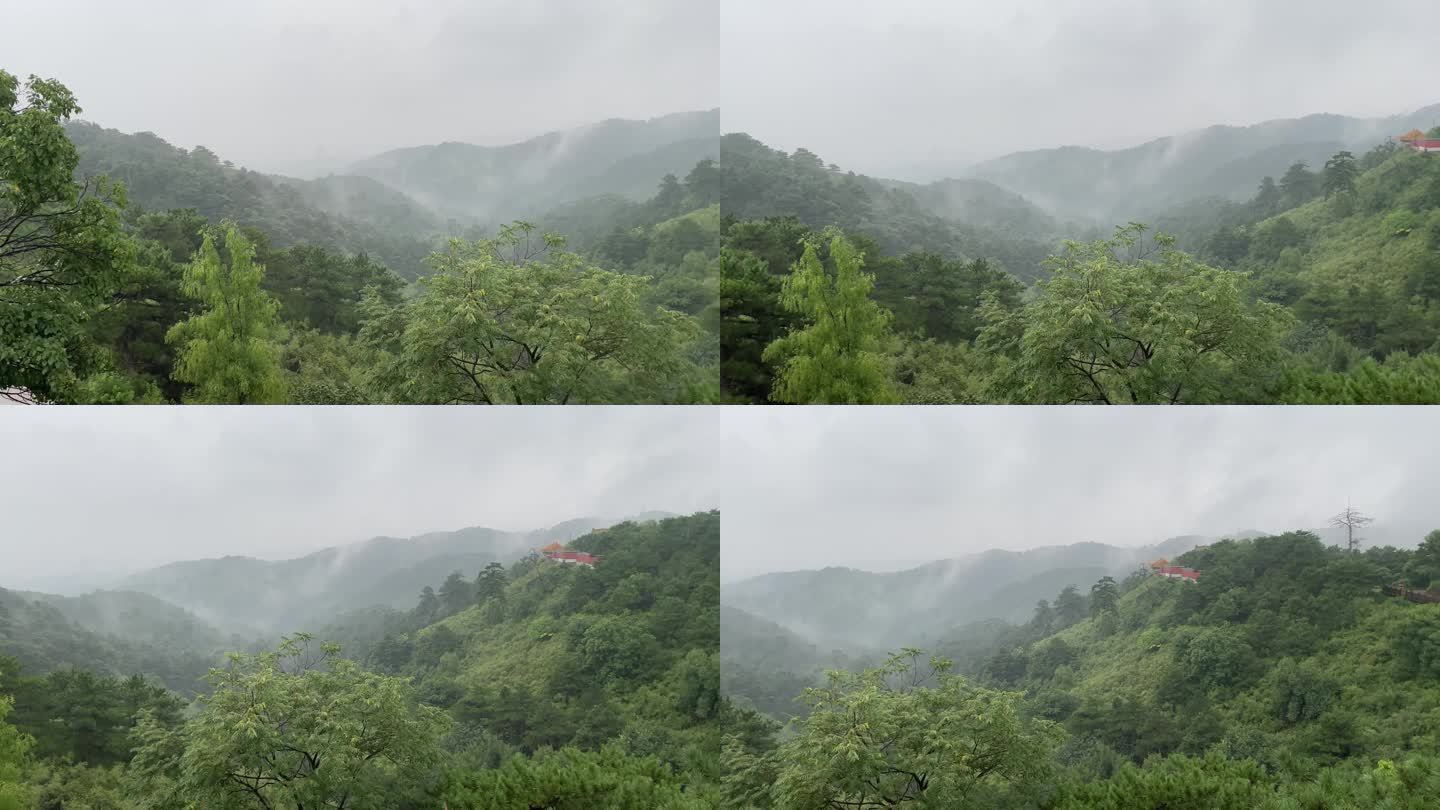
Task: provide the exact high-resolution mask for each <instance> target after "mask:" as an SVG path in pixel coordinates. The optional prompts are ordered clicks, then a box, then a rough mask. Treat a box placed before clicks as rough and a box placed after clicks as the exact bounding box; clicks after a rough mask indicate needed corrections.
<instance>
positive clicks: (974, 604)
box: [720, 408, 1440, 810]
mask: <svg viewBox="0 0 1440 810" xmlns="http://www.w3.org/2000/svg"><path fill="white" fill-rule="evenodd" d="M807 410H813V409H770V410H768V411H751V410H749V409H737V410H735V411H732V412H730V413H727V414H726V417H725V419H724V423H725V434H726V436H725V438H726V443H727V448H728V449H727V451H726V454H725V458H726V459H727V467H729V468H730V469H731V470H732V472H730V473H729V475H731V476H734V478H732V479H729V480H730V481H731V483H729V484H727V494H726V499H725V503H726V529H725V549H724V556H723V559H722V566H723V568H722V586H721V593H720V603H721V607H720V624H721V691H722V693H723V694H724V695H725V696H726V697H727V698H728V699H729V700H731V701H733V702H734V703H735V704H736V705H737V706H740V707H743V708H745V709H748V710H751V711H753V712H755V713H756V714H757V715H759V716H760V717H763V718H764V721H765V722H764V723H762V726H763V727H764V731H763V733H757V732H756V731H755V730H754V729H753V728H750V729H746V730H744V731H743V732H738V731H737V732H736V733H734V734H732V735H731V737H730V738H728V740H727V743H726V748H725V757H724V765H725V767H726V769H727V771H726V777H725V791H726V793H725V795H726V797H727V798H728V800H729V801H730V802H732V803H733V806H739V807H753V808H801V807H825V806H831V807H840V806H873V807H892V806H905V805H906V804H907V803H914V806H918V807H924V806H935V807H955V808H971V807H974V808H981V807H984V808H1017V809H1018V808H1027V809H1028V810H1049V809H1051V808H1090V807H1103V808H1115V810H1121V809H1122V808H1155V809H1156V810H1158V809H1159V808H1167V807H1182V808H1195V810H1200V808H1224V809H1225V810H1230V809H1231V808H1233V809H1234V810H1241V809H1242V808H1253V807H1264V808H1274V809H1275V810H1278V809H1279V808H1290V807H1316V808H1321V807H1325V808H1330V807H1334V808H1340V807H1403V808H1416V809H1417V810H1418V808H1421V807H1424V806H1426V805H1427V804H1428V803H1429V802H1431V801H1433V798H1432V797H1433V795H1434V790H1435V789H1436V788H1437V787H1440V737H1437V736H1436V735H1435V733H1434V725H1433V724H1434V722H1435V719H1436V716H1437V715H1436V712H1437V703H1436V693H1435V690H1434V687H1433V683H1434V679H1435V677H1436V676H1437V675H1440V671H1437V670H1436V668H1435V663H1436V660H1440V659H1436V658H1435V651H1436V647H1435V642H1436V639H1437V638H1440V514H1437V513H1436V511H1435V509H1434V505H1433V503H1432V500H1431V499H1430V498H1429V497H1428V496H1427V495H1426V494H1425V492H1424V489H1423V488H1424V486H1425V484H1423V483H1422V482H1425V481H1429V480H1431V477H1432V476H1433V475H1434V474H1435V472H1436V468H1435V464H1436V462H1434V461H1433V460H1430V458H1429V456H1430V455H1433V453H1434V450H1435V441H1434V439H1433V438H1432V436H1433V435H1434V434H1433V433H1431V432H1430V431H1431V430H1433V428H1434V427H1435V424H1436V421H1437V419H1440V416H1436V415H1434V414H1432V413H1429V412H1428V411H1429V410H1430V409H1409V410H1391V411H1388V412H1385V413H1383V414H1379V415H1380V416H1382V417H1383V418H1376V416H1377V414H1376V413H1374V412H1372V411H1373V409H1306V410H1305V411H1303V412H1298V413H1288V412H1287V411H1286V410H1285V409H1263V408H1252V409H1224V410H1209V411H1202V410H1186V411H1183V412H1181V413H1180V414H1167V413H1165V412H1164V411H1162V410H1160V409H1153V410H1150V411H1146V412H1145V413H1147V414H1148V413H1154V414H1155V416H1153V417H1150V416H1140V415H1134V414H1131V413H1126V412H1124V411H1120V410H1110V409H1011V408H1006V409H957V408H948V409H836V410H834V411H827V412H825V413H823V414H818V415H817V414H814V413H807V412H806V411H807ZM1162 415H1163V418H1162ZM1323 437H1331V440H1329V441H1326V440H1323ZM1342 437H1343V438H1342ZM742 470H743V471H744V473H745V474H744V475H741V471H742ZM1225 523H1230V524H1232V526H1240V527H1247V528H1241V529H1231V530H1228V531H1222V530H1218V527H1219V526H1223V525H1224V524H1225ZM1166 528H1168V529H1169V532H1166V531H1165V529H1166ZM1179 531H1184V532H1185V533H1184V534H1179V533H1177V532H1179ZM1086 537H1092V538H1099V537H1105V538H1112V539H1111V540H1110V541H1109V542H1097V541H1093V540H1079V541H1076V540H1075V538H1086ZM1147 537H1151V538H1154V539H1153V540H1150V541H1149V542H1145V538H1147ZM927 556H928V557H930V558H932V560H933V561H932V562H929V563H926V564H922V565H918V566H916V565H911V564H905V565H888V564H886V561H887V560H900V561H908V560H914V559H917V558H920V559H923V558H925V557H927ZM837 754H838V755H837Z"/></svg>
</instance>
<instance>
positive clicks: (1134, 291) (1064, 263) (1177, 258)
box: [721, 111, 1440, 404]
mask: <svg viewBox="0 0 1440 810" xmlns="http://www.w3.org/2000/svg"><path fill="white" fill-rule="evenodd" d="M1432 112H1433V111H1430V112H1426V111H1422V113H1419V114H1417V115H1420V116H1421V117H1424V116H1425V115H1430V114H1431V113H1432ZM1397 121H1398V122H1399V123H1402V124H1403V123H1405V122H1408V121H1411V119H1410V118H1405V119H1403V120H1399V119H1397ZM1397 121H1389V120H1387V121H1384V122H1381V123H1380V124H1377V126H1390V125H1393V124H1396V123H1397ZM1326 126H1329V125H1328V124H1327V125H1326ZM1337 126H1338V125H1337ZM1364 131H1365V132H1369V131H1370V130H1369V129H1366V130H1364ZM1277 132H1278V133H1279V134H1273V133H1272V135H1273V136H1274V137H1277V138H1278V137H1288V135H1286V134H1285V133H1286V132H1289V130H1287V129H1286V128H1284V127H1281V128H1280V129H1279V130H1277ZM1356 132H1359V130H1356ZM1436 133H1440V127H1436V128H1435V129H1433V130H1432V131H1431V137H1435V135H1436ZM1272 135H1265V136H1264V137H1265V138H1269V137H1272ZM1398 135H1399V133H1398V132H1397V133H1391V134H1390V135H1389V136H1383V135H1382V136H1380V137H1379V138H1378V141H1379V142H1378V145H1373V148H1370V149H1368V151H1365V152H1364V153H1363V154H1362V155H1361V156H1360V157H1356V154H1355V153H1352V152H1351V151H1349V150H1348V149H1336V151H1334V152H1330V153H1329V155H1328V157H1326V158H1325V159H1324V160H1323V161H1321V160H1318V159H1316V160H1315V161H1314V165H1313V166H1311V165H1307V163H1306V162H1305V156H1304V155H1297V154H1296V153H1294V152H1293V151H1291V152H1289V153H1286V151H1285V149H1284V148H1283V147H1280V146H1274V145H1273V144H1272V145H1264V150H1262V153H1263V154H1264V155H1267V156H1269V157H1267V160H1269V158H1271V157H1278V156H1281V155H1283V156H1285V158H1286V160H1287V161H1288V163H1287V164H1286V166H1287V167H1286V168H1285V169H1284V171H1283V173H1281V172H1278V171H1276V173H1275V175H1270V174H1266V175H1260V176H1257V175H1256V174H1251V175H1250V177H1249V179H1248V180H1246V181H1244V182H1245V186H1248V187H1249V188H1252V189H1255V191H1254V193H1253V196H1251V197H1250V199H1248V200H1245V201H1243V202H1242V201H1237V199H1227V198H1226V197H1224V196H1216V195H1219V194H1222V193H1223V194H1224V195H1228V196H1229V197H1231V198H1238V197H1240V196H1241V195H1240V193H1239V192H1236V191H1234V190H1233V188H1229V187H1228V185H1227V189H1228V190H1227V189H1219V188H1205V187H1203V184H1194V183H1185V184H1181V183H1179V181H1175V180H1174V179H1173V178H1171V179H1170V180H1164V182H1166V183H1169V184H1170V185H1171V186H1173V187H1175V188H1177V189H1179V190H1177V194H1178V195H1179V196H1176V197H1174V198H1173V199H1167V200H1163V201H1157V202H1156V203H1155V205H1154V207H1153V208H1152V209H1151V210H1150V211H1149V214H1148V215H1149V216H1152V217H1153V218H1154V219H1153V220H1152V221H1153V222H1155V223H1158V225H1159V226H1160V230H1156V229H1155V228H1151V227H1150V226H1149V225H1146V224H1145V223H1141V222H1129V223H1128V224H1126V223H1125V221H1124V220H1120V221H1119V222H1118V223H1117V224H1118V227H1116V228H1115V230H1114V232H1113V235H1111V236H1110V237H1109V238H1098V237H1099V235H1098V234H1097V233H1096V232H1094V231H1093V227H1094V226H1091V225H1078V226H1077V225H1073V224H1072V225H1061V226H1060V228H1061V230H1068V231H1069V233H1066V234H1064V236H1068V237H1070V239H1071V240H1087V241H1064V242H1063V244H1062V243H1060V239H1061V235H1051V236H1050V237H1048V241H1032V242H1031V244H1032V246H1036V247H1038V248H1039V253H1038V256H1036V255H1031V256H1030V257H1028V258H1025V259H1024V260H1023V261H1022V263H1021V264H1019V265H1017V264H1016V263H1015V262H1014V261H1013V260H1012V259H1007V258H1005V256H1004V251H1006V250H1008V248H1005V247H1004V246H1001V245H998V244H992V245H990V246H988V247H987V246H985V245H983V244H981V243H978V242H976V243H972V244H969V245H966V244H963V240H959V239H957V238H953V237H954V236H955V234H956V233H959V231H957V230H956V227H955V226H954V223H952V222H950V221H949V220H944V219H942V218H940V217H939V216H937V215H935V214H933V213H931V212H929V211H924V212H919V213H917V210H918V207H919V205H920V203H919V202H917V201H916V200H917V197H915V196H911V194H910V193H908V192H907V193H906V194H905V197H904V198H903V201H908V203H907V204H908V205H909V206H910V207H909V209H908V211H909V213H908V214H906V215H901V214H899V213H897V211H901V210H907V209H905V208H904V206H902V205H901V204H900V202H897V201H896V198H895V197H894V195H895V194H900V193H901V192H900V191H899V190H898V187H897V186H895V185H894V184H892V185H891V186H890V187H888V188H885V189H881V190H880V191H879V192H877V190H876V183H875V182H874V181H869V182H868V183H867V181H866V179H865V178H860V177H858V176H854V175H841V174H839V172H838V171H836V170H831V169H826V168H825V167H823V166H822V165H821V164H820V162H819V160H818V159H817V158H814V156H813V155H810V154H809V153H808V152H803V150H802V152H797V153H796V155H795V156H785V155H782V154H779V153H774V152H772V151H770V150H766V149H764V147H762V146H759V145H758V144H756V143H754V142H753V141H749V139H748V138H746V136H726V138H727V140H726V141H725V143H726V144H729V143H732V140H733V142H734V143H735V144H738V145H739V148H737V149H736V150H735V151H736V152H737V154H741V155H742V156H746V157H743V158H742V160H741V165H742V166H743V165H746V162H747V161H749V165H766V166H768V169H767V172H754V173H753V174H750V173H747V172H746V171H744V170H735V171H731V172H730V173H729V174H728V175H727V178H728V181H729V184H730V185H729V186H727V189H726V197H727V199H734V200H738V201H740V203H741V204H740V205H739V206H738V207H737V208H735V209H734V210H736V211H737V212H738V213H737V215H736V217H737V218H736V219H730V218H727V220H726V222H725V227H724V229H723V230H722V240H723V244H722V265H723V270H722V275H723V278H724V282H723V284H722V287H721V315H722V326H721V344H722V352H721V354H722V358H721V384H722V390H723V392H724V394H725V397H726V400H727V401H730V402H785V403H851V404H870V403H874V404H885V403H914V404H965V403H1015V404H1068V403H1091V404H1117V403H1125V404H1207V403H1210V404H1213V403H1232V404H1233V403H1247V404H1277V403H1292V404H1378V403H1434V402H1440V360H1437V359H1436V356H1435V355H1436V351H1437V346H1440V344H1437V343H1436V337H1435V336H1436V335H1437V334H1440V330H1437V322H1436V320H1435V318H1436V315H1435V312H1436V311H1437V308H1436V305H1435V302H1436V301H1437V300H1440V298H1437V294H1436V291H1435V290H1434V289H1432V287H1433V286H1434V285H1433V284H1432V283H1431V279H1430V277H1431V276H1433V275H1435V272H1436V267H1440V265H1436V261H1435V257H1436V255H1440V254H1437V253H1436V250H1435V245H1436V244H1440V243H1437V242H1436V240H1435V239H1434V238H1432V237H1433V236H1434V234H1433V233H1432V231H1434V228H1433V227H1432V225H1433V223H1432V222H1431V220H1432V219H1433V217H1432V216H1431V215H1432V214H1433V213H1434V212H1435V211H1436V210H1440V202H1437V199H1440V198H1437V197H1436V196H1435V188H1436V186H1435V179H1434V176H1433V175H1434V172H1433V169H1434V166H1435V162H1434V159H1433V158H1434V155H1433V154H1428V153H1421V152H1418V151H1416V150H1413V149H1411V148H1409V147H1407V146H1404V145H1402V144H1401V143H1399V142H1398V141H1397V140H1396V138H1397V137H1398ZM1354 137H1361V135H1359V134H1357V135H1354ZM1236 138H1238V139H1239V140H1238V142H1239V143H1240V144H1241V145H1242V146H1243V145H1244V144H1247V143H1251V141H1252V140H1253V139H1252V138H1250V136H1248V135H1245V136H1236ZM1230 140H1231V139H1230V136H1228V135H1223V133H1222V134H1214V135H1213V137H1208V136H1207V138H1206V139H1201V140H1200V141H1197V142H1196V143H1197V145H1196V146H1195V149H1196V150H1198V151H1196V152H1190V151H1186V150H1188V149H1189V147H1188V146H1187V147H1186V150H1178V151H1176V152H1175V154H1174V155H1172V156H1171V157H1164V159H1163V160H1161V157H1155V158H1154V159H1155V160H1161V163H1162V164H1163V165H1165V166H1169V165H1170V164H1169V163H1167V162H1165V161H1170V160H1172V159H1173V160H1174V163H1175V165H1176V166H1185V165H1187V164H1186V162H1185V160H1184V159H1183V156H1184V155H1192V154H1193V155H1197V156H1198V157H1197V160H1198V159H1199V157H1203V156H1205V155H1210V156H1212V157H1215V156H1220V157H1226V156H1229V157H1233V154H1232V152H1233V149H1232V146H1233V144H1231V143H1230ZM1262 140H1263V139H1262ZM1316 144H1317V145H1318V146H1317V148H1319V146H1323V148H1324V150H1325V151H1328V150H1330V149H1331V148H1333V145H1332V144H1330V142H1328V141H1317V142H1316ZM1262 145H1263V144H1262ZM1157 148H1158V147H1157ZM1236 148H1239V147H1236ZM1246 148H1248V147H1246ZM1227 150H1231V151H1227ZM1262 153H1257V154H1262ZM727 154H728V152H727ZM1137 154H1139V153H1137ZM1057 155H1058V153H1057ZM1057 155H1051V157H1055V158H1056V159H1059V158H1058V157H1057ZM755 156H759V157H755ZM1162 157H1163V156H1162ZM1229 157H1226V159H1229ZM1149 159H1150V158H1146V160H1149ZM1207 159H1208V158H1207ZM1216 159H1217V160H1218V159H1219V157H1216ZM1136 160H1137V161H1139V160H1140V159H1139V158H1137V159H1136ZM1200 162H1201V163H1203V162H1204V161H1200ZM1146 165H1147V164H1145V163H1144V162H1143V161H1140V162H1137V163H1136V164H1135V165H1133V166H1129V167H1128V168H1124V169H1123V170H1121V169H1117V170H1116V172H1117V177H1121V178H1128V179H1127V182H1133V183H1138V182H1141V181H1144V182H1149V180H1147V179H1146V178H1147V177H1148V176H1149V174H1153V173H1154V172H1153V171H1152V170H1151V169H1148V168H1146ZM1272 165H1279V164H1271V163H1268V162H1263V165H1261V163H1257V162H1255V161H1249V162H1246V161H1243V160H1242V161H1240V162H1239V163H1237V164H1236V166H1238V167H1239V168H1235V167H1231V168H1227V169H1225V171H1224V172H1222V174H1223V177H1224V178H1231V176H1232V172H1231V169H1232V168H1233V169H1234V172H1233V174H1245V173H1246V172H1256V173H1258V172H1261V171H1274V169H1272V168H1271V167H1272ZM802 167H808V168H802ZM1051 168H1053V167H1048V164H1047V167H1042V168H1040V169H1037V170H1036V171H1037V172H1039V173H1041V174H1047V173H1049V172H1050V169H1051ZM1087 171H1088V170H1087ZM1106 171H1108V169H1106ZM1207 171H1208V170H1207ZM1217 171H1218V169H1217ZM1126 172H1130V173H1131V174H1126ZM1147 173H1148V174H1147ZM1092 174H1093V172H1092V173H1090V174H1087V173H1085V172H1080V174H1079V179H1078V180H1076V181H1075V182H1076V188H1077V191H1076V193H1077V194H1078V193H1082V192H1084V193H1089V194H1092V195H1095V196H1096V199H1097V200H1100V198H1101V197H1103V195H1104V194H1105V193H1109V192H1106V191H1104V189H1103V188H1102V187H1101V186H1103V184H1101V185H1097V181H1096V180H1095V178H1094V177H1093V176H1092ZM1276 175H1278V179H1277V176H1276ZM1217 176H1218V175H1217ZM779 178H784V180H783V181H781V180H780V179H779ZM1162 180H1163V178H1162ZM1117 182H1118V181H1117ZM1157 182H1160V181H1157ZM1216 182H1219V181H1218V180H1217V181H1216ZM1235 182H1239V181H1238V180H1236V181H1235ZM1224 183H1225V184H1230V183H1231V180H1230V179H1224ZM943 186H944V184H938V186H932V187H931V188H932V189H934V188H940V187H943ZM1097 189H1098V190H1097ZM1192 192H1193V193H1192ZM1116 193H1117V194H1120V195H1121V196H1122V197H1123V198H1124V199H1127V200H1139V199H1140V198H1141V196H1142V195H1140V194H1139V192H1138V191H1137V190H1136V189H1135V188H1129V187H1127V189H1123V190H1122V191H1121V192H1116ZM915 194H916V195H919V197H921V198H924V199H925V200H926V201H927V202H926V204H927V205H930V206H932V207H935V208H936V209H937V210H942V211H943V210H944V206H945V203H944V201H943V194H942V193H941V192H939V191H934V192H933V193H930V194H929V195H928V196H926V195H925V194H922V193H921V192H915ZM887 195H889V196H887ZM937 195H938V196H937ZM991 196H992V197H993V194H992V195H991ZM1032 199H1033V198H1032ZM882 203H883V204H882ZM1096 204H1097V205H1099V204H1100V203H1099V202H1097V203H1096ZM995 207H996V210H999V211H1009V212H1010V213H1007V214H1005V215H1004V216H1005V217H1007V218H1011V219H1014V220H1015V225H1013V226H1012V227H1011V228H1010V229H1009V230H1006V229H1005V228H1004V226H1003V225H998V226H996V227H998V228H1000V232H1002V233H1007V234H1010V235H1012V236H1013V235H1014V234H1015V233H1018V232H1019V229H1020V228H1023V227H1027V225H1026V224H1025V223H1032V225H1030V226H1029V227H1048V226H1043V225H1034V224H1033V223H1045V222H1046V220H1045V219H1042V218H1039V217H1037V216H1035V215H1034V214H1033V212H1032V213H1026V212H1025V210H1024V209H1015V208H1014V207H1013V205H1012V206H1010V207H1008V208H1007V206H1006V204H1005V202H1004V201H1003V200H1001V201H997V202H996V204H995ZM974 208H975V206H969V208H968V209H967V207H966V206H964V205H962V206H960V209H959V210H958V211H957V212H955V214H954V215H955V216H964V217H970V218H971V219H972V220H974V221H977V222H978V221H985V218H984V217H983V216H982V215H981V214H979V213H977V212H976V211H975V210H974ZM876 212H879V213H876ZM1030 238H1031V239H1032V240H1033V237H1030ZM1432 243H1435V244H1432ZM1014 244H1015V243H1013V241H1012V242H1011V246H1012V247H1013V245H1014ZM1047 254H1048V258H1043V259H1042V258H1039V257H1040V256H1046V255H1047ZM997 258H998V262H997V261H996V259H997ZM1001 267H1003V268H1005V269H1007V270H1009V271H1010V274H1008V275H1007V274H1006V273H1004V272H999V270H998V268H1001ZM1016 267H1028V268H1030V271H1029V272H1027V273H1019V272H1018V271H1017V270H1016ZM1013 275H1021V276H1022V277H1023V278H1024V279H1026V280H1034V281H1035V284H1034V285H1033V286H1031V287H1030V288H1029V289H1025V288H1023V287H1022V286H1021V285H1020V284H1018V283H1017V282H1016V279H1015V278H1013V277H1012V276H1013Z"/></svg>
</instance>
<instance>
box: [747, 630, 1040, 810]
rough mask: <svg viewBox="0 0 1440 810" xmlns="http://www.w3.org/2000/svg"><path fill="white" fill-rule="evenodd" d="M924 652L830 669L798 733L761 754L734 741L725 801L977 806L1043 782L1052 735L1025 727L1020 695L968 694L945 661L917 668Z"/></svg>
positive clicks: (808, 695) (784, 809) (1033, 725)
mask: <svg viewBox="0 0 1440 810" xmlns="http://www.w3.org/2000/svg"><path fill="white" fill-rule="evenodd" d="M921 654H922V653H921V652H920V651H919V650H913V649H911V650H904V651H902V652H901V653H900V654H898V655H895V656H893V657H891V659H890V660H889V661H888V662H887V663H886V664H885V665H883V666H881V667H878V668H876V669H871V670H867V671H865V672H860V673H851V672H843V671H835V672H831V673H830V674H829V684H828V685H827V686H825V687H821V688H812V689H808V690H806V692H805V697H804V700H805V701H806V702H807V703H808V704H809V705H810V707H811V711H810V714H809V716H808V717H806V718H805V719H804V720H802V721H800V723H799V726H798V729H797V731H796V734H795V736H793V737H791V738H790V739H787V740H785V741H784V742H782V743H781V744H780V745H779V746H778V747H777V748H775V749H774V750H773V751H771V752H769V753H766V754H763V755H760V756H756V755H754V754H750V753H747V752H745V751H743V750H742V749H741V748H740V747H739V746H738V745H736V744H735V741H733V740H732V741H731V744H730V745H729V746H728V747H727V750H726V755H725V760H726V761H725V766H726V770H727V772H728V774H729V775H728V776H727V777H726V791H727V794H728V795H729V796H731V797H732V798H734V797H737V796H738V797H747V798H746V801H749V802H751V803H753V804H755V805H756V806H760V807H774V808H779V809H781V810H791V809H792V808H793V809H794V810H800V809H801V808H805V809H806V810H809V809H810V808H832V809H833V810H841V809H842V808H875V809H876V810H879V809H880V808H893V807H899V806H902V805H907V804H912V803H913V806H916V807H969V806H976V807H980V806H986V805H985V802H986V801H987V800H993V799H995V798H997V797H999V796H1002V795H1004V794H1005V793H1006V792H1007V791H1009V790H1012V789H1025V788H1027V787H1030V786H1033V785H1034V784H1036V783H1037V782H1038V781H1039V780H1041V779H1043V778H1045V777H1046V776H1047V774H1048V769H1049V761H1050V757H1051V755H1052V754H1053V753H1054V751H1055V749H1056V748H1057V747H1058V746H1059V744H1060V742H1061V740H1062V738H1063V737H1064V732H1063V731H1061V730H1060V728H1059V727H1058V726H1056V725H1055V724H1054V723H1051V722H1049V721H1046V720H1038V719H1036V720H1027V719H1025V718H1024V717H1023V716H1022V714H1021V711H1020V704H1021V701H1022V700H1023V698H1024V695H1023V693H1019V692H997V691H994V690H990V689H982V688H979V687H975V686H972V685H971V684H970V683H968V682H967V681H966V680H965V679H964V678H961V677H959V676H957V675H954V674H951V673H950V671H949V670H950V662H949V661H946V660H943V659H934V658H932V659H931V660H930V665H929V668H928V669H924V668H921V667H920V666H919V665H918V662H919V659H920V656H921Z"/></svg>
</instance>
